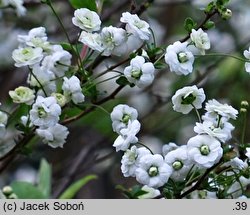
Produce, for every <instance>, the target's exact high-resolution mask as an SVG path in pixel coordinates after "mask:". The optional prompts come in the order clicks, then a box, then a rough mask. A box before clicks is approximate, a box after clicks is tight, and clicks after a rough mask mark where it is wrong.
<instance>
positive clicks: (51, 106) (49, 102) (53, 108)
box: [30, 96, 61, 128]
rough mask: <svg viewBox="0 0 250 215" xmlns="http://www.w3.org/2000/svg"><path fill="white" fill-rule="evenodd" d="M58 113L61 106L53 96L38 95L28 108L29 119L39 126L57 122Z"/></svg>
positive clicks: (46, 126) (43, 126) (47, 125)
mask: <svg viewBox="0 0 250 215" xmlns="http://www.w3.org/2000/svg"><path fill="white" fill-rule="evenodd" d="M60 114H61V107H60V106H59V105H58V104H57V103H56V99H55V98H54V97H52V96H51V97H47V98H44V97H42V96H38V97H37V99H36V102H35V103H34V104H33V105H32V109H31V110H30V121H31V122H32V123H33V124H34V125H36V126H39V127H40V128H48V127H51V126H54V125H56V124H57V122H58V121H59V116H60Z"/></svg>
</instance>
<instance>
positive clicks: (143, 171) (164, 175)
mask: <svg viewBox="0 0 250 215" xmlns="http://www.w3.org/2000/svg"><path fill="white" fill-rule="evenodd" d="M171 173H172V169H171V167H170V166H169V165H168V164H166V163H165V162H164V160H163V157H162V156H161V155H159V154H156V155H144V156H143V157H142V158H141V160H140V166H139V168H137V169H136V172H135V174H136V180H137V181H138V182H139V183H141V184H144V185H147V186H149V187H153V188H158V187H161V186H163V185H164V184H165V183H167V181H168V179H169V177H170V175H171Z"/></svg>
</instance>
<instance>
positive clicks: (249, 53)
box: [243, 47, 250, 73]
mask: <svg viewBox="0 0 250 215" xmlns="http://www.w3.org/2000/svg"><path fill="white" fill-rule="evenodd" d="M243 54H244V56H245V58H247V60H248V61H250V47H249V49H248V50H245V51H244V52H243ZM245 69H246V72H248V73H250V62H246V63H245Z"/></svg>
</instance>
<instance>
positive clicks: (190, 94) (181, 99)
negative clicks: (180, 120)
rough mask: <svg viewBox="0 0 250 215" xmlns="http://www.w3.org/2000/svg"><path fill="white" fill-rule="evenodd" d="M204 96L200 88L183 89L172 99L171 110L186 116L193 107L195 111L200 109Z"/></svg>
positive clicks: (189, 87)
mask: <svg viewBox="0 0 250 215" xmlns="http://www.w3.org/2000/svg"><path fill="white" fill-rule="evenodd" d="M205 98H206V96H205V94H204V90H203V89H202V88H200V89H198V88H197V86H195V85H194V86H188V87H183V88H182V89H179V90H177V91H176V93H175V94H174V96H173V97H172V103H173V105H174V106H173V109H174V110H175V111H177V112H181V113H183V114H188V113H189V112H190V111H191V110H192V109H193V108H194V107H195V108H196V109H200V108H202V103H203V102H204V100H205Z"/></svg>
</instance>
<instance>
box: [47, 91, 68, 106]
mask: <svg viewBox="0 0 250 215" xmlns="http://www.w3.org/2000/svg"><path fill="white" fill-rule="evenodd" d="M51 96H53V97H55V99H56V102H57V104H59V105H60V106H61V107H63V106H64V105H65V104H66V103H67V102H68V101H67V98H66V96H64V95H63V94H61V93H52V94H51Z"/></svg>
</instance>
